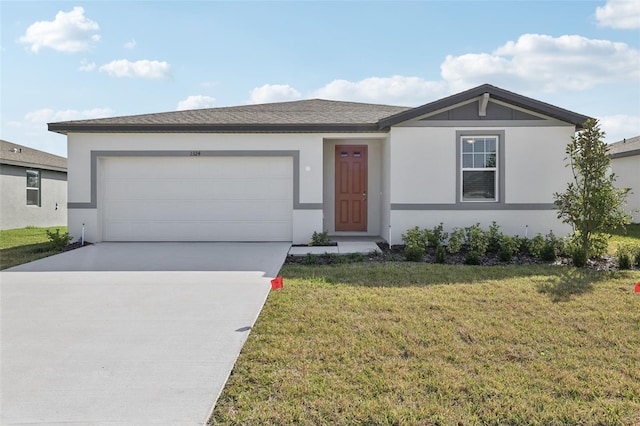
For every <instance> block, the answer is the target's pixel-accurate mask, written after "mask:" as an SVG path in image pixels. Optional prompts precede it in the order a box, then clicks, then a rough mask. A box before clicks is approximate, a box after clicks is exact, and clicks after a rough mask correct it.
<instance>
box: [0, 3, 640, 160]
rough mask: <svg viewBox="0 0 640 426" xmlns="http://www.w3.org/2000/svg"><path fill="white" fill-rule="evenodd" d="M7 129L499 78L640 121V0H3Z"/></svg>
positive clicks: (402, 95)
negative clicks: (42, 0)
mask: <svg viewBox="0 0 640 426" xmlns="http://www.w3.org/2000/svg"><path fill="white" fill-rule="evenodd" d="M0 14H1V15H0V19H1V22H0V23H1V27H2V28H1V47H0V55H1V58H0V59H1V63H0V67H1V76H0V78H1V81H0V83H1V92H0V101H1V103H0V108H1V109H0V116H1V121H0V126H1V127H0V138H2V139H5V140H9V141H11V142H15V143H18V144H22V145H26V146H30V147H33V148H37V149H41V150H44V151H48V152H52V153H54V154H58V155H63V156H66V138H65V137H64V136H62V135H58V134H55V133H51V132H48V131H47V130H46V123H47V122H52V121H65V120H72V119H83V118H95V117H106V116H118V115H130V114H145V113H153V112H165V111H175V110H178V109H193V108H207V107H220V106H230V105H240V104H247V103H263V102H278V101H286V100H296V99H305V98H325V99H337V100H348V101H357V102H371V103H384V104H393V105H406V106H417V105H421V104H425V103H428V102H431V101H433V100H436V99H439V98H441V97H444V96H447V95H450V94H453V93H457V92H460V91H462V90H465V89H469V88H471V87H474V86H477V85H479V84H482V83H491V84H494V85H496V86H499V87H502V88H504V89H507V90H511V91H514V92H517V93H520V94H524V95H526V96H530V97H533V98H535V99H538V100H541V101H544V102H548V103H551V104H554V105H557V106H560V107H563V108H566V109H569V110H572V111H575V112H578V113H581V114H585V115H589V116H592V117H596V118H599V119H600V120H601V123H602V128H603V129H604V130H605V131H606V132H607V138H606V140H607V141H608V142H614V141H616V140H620V139H622V138H625V137H632V136H636V135H640V1H638V0H632V1H626V0H608V1H606V0H602V1H411V2H403V1H376V2H369V1H331V2H329V1H287V2H276V1H254V2H249V1H193V2H191V1H136V2H130V1H99V2H98V1H84V2H81V1H76V2H66V1H45V2H35V1H24V0H23V1H4V0H2V1H0Z"/></svg>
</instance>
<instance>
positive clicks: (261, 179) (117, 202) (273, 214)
mask: <svg viewBox="0 0 640 426" xmlns="http://www.w3.org/2000/svg"><path fill="white" fill-rule="evenodd" d="M98 179H99V182H100V185H99V191H101V192H102V194H101V196H100V199H101V200H102V203H101V205H98V210H99V214H100V215H101V221H102V224H103V240H105V241H291V238H292V232H293V231H292V217H293V160H292V158H291V157H149V158H147V157H137V158H129V157H127V158H125V157H123V158H103V159H101V160H100V173H99V178H98Z"/></svg>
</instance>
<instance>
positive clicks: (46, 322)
mask: <svg viewBox="0 0 640 426" xmlns="http://www.w3.org/2000/svg"><path fill="white" fill-rule="evenodd" d="M288 249H289V244H288V243H101V244H96V245H93V246H88V247H83V248H81V249H78V250H73V251H70V252H66V253H63V254H60V255H57V256H53V257H50V258H47V259H43V260H40V261H36V262H33V263H30V264H27V265H21V266H19V267H16V268H12V269H9V270H6V271H5V272H2V273H0V281H1V283H0V307H1V311H2V313H1V332H2V334H1V339H2V341H1V344H2V348H1V357H0V360H1V364H0V368H1V370H0V390H1V393H2V395H1V406H0V413H1V414H0V423H1V424H3V425H5V424H23V423H31V424H53V423H55V424H93V425H96V424H110V425H115V424H123V425H124V424H126V425H132V424H134V425H135V424H141V425H142V424H171V425H183V424H184V425H187V424H203V423H205V422H206V421H207V418H208V416H209V414H210V412H211V410H212V408H213V406H214V404H215V401H216V400H217V398H218V396H219V394H220V392H221V391H222V388H223V387H224V384H225V382H226V380H227V378H228V376H229V373H230V372H231V369H232V368H233V365H234V363H235V361H236V359H237V357H238V354H239V353H240V349H241V348H242V345H243V344H244V342H245V341H246V339H247V336H248V334H249V331H250V330H251V327H252V326H253V324H254V322H255V320H256V318H257V316H258V314H259V313H260V310H261V309H262V306H263V304H264V301H265V299H266V297H267V295H268V293H269V290H270V279H271V278H272V277H273V276H275V275H276V274H277V272H278V270H279V268H280V267H281V266H282V263H283V262H284V259H285V256H286V253H287V250H288Z"/></svg>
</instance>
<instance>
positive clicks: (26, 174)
mask: <svg viewBox="0 0 640 426" xmlns="http://www.w3.org/2000/svg"><path fill="white" fill-rule="evenodd" d="M29 173H35V174H36V176H37V177H38V186H37V187H35V186H29ZM25 177H26V182H25V187H26V191H25V197H26V203H27V206H35V207H41V206H42V172H41V171H40V170H33V169H27V171H26V172H25ZM29 191H36V193H37V194H38V201H37V203H35V204H31V203H29Z"/></svg>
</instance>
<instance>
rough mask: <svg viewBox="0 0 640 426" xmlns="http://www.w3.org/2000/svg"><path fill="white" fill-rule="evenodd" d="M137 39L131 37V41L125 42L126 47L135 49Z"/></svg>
mask: <svg viewBox="0 0 640 426" xmlns="http://www.w3.org/2000/svg"><path fill="white" fill-rule="evenodd" d="M136 44H137V43H136V41H135V39H131V41H128V42H126V43H125V44H124V48H125V49H134V48H135V47H136Z"/></svg>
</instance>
